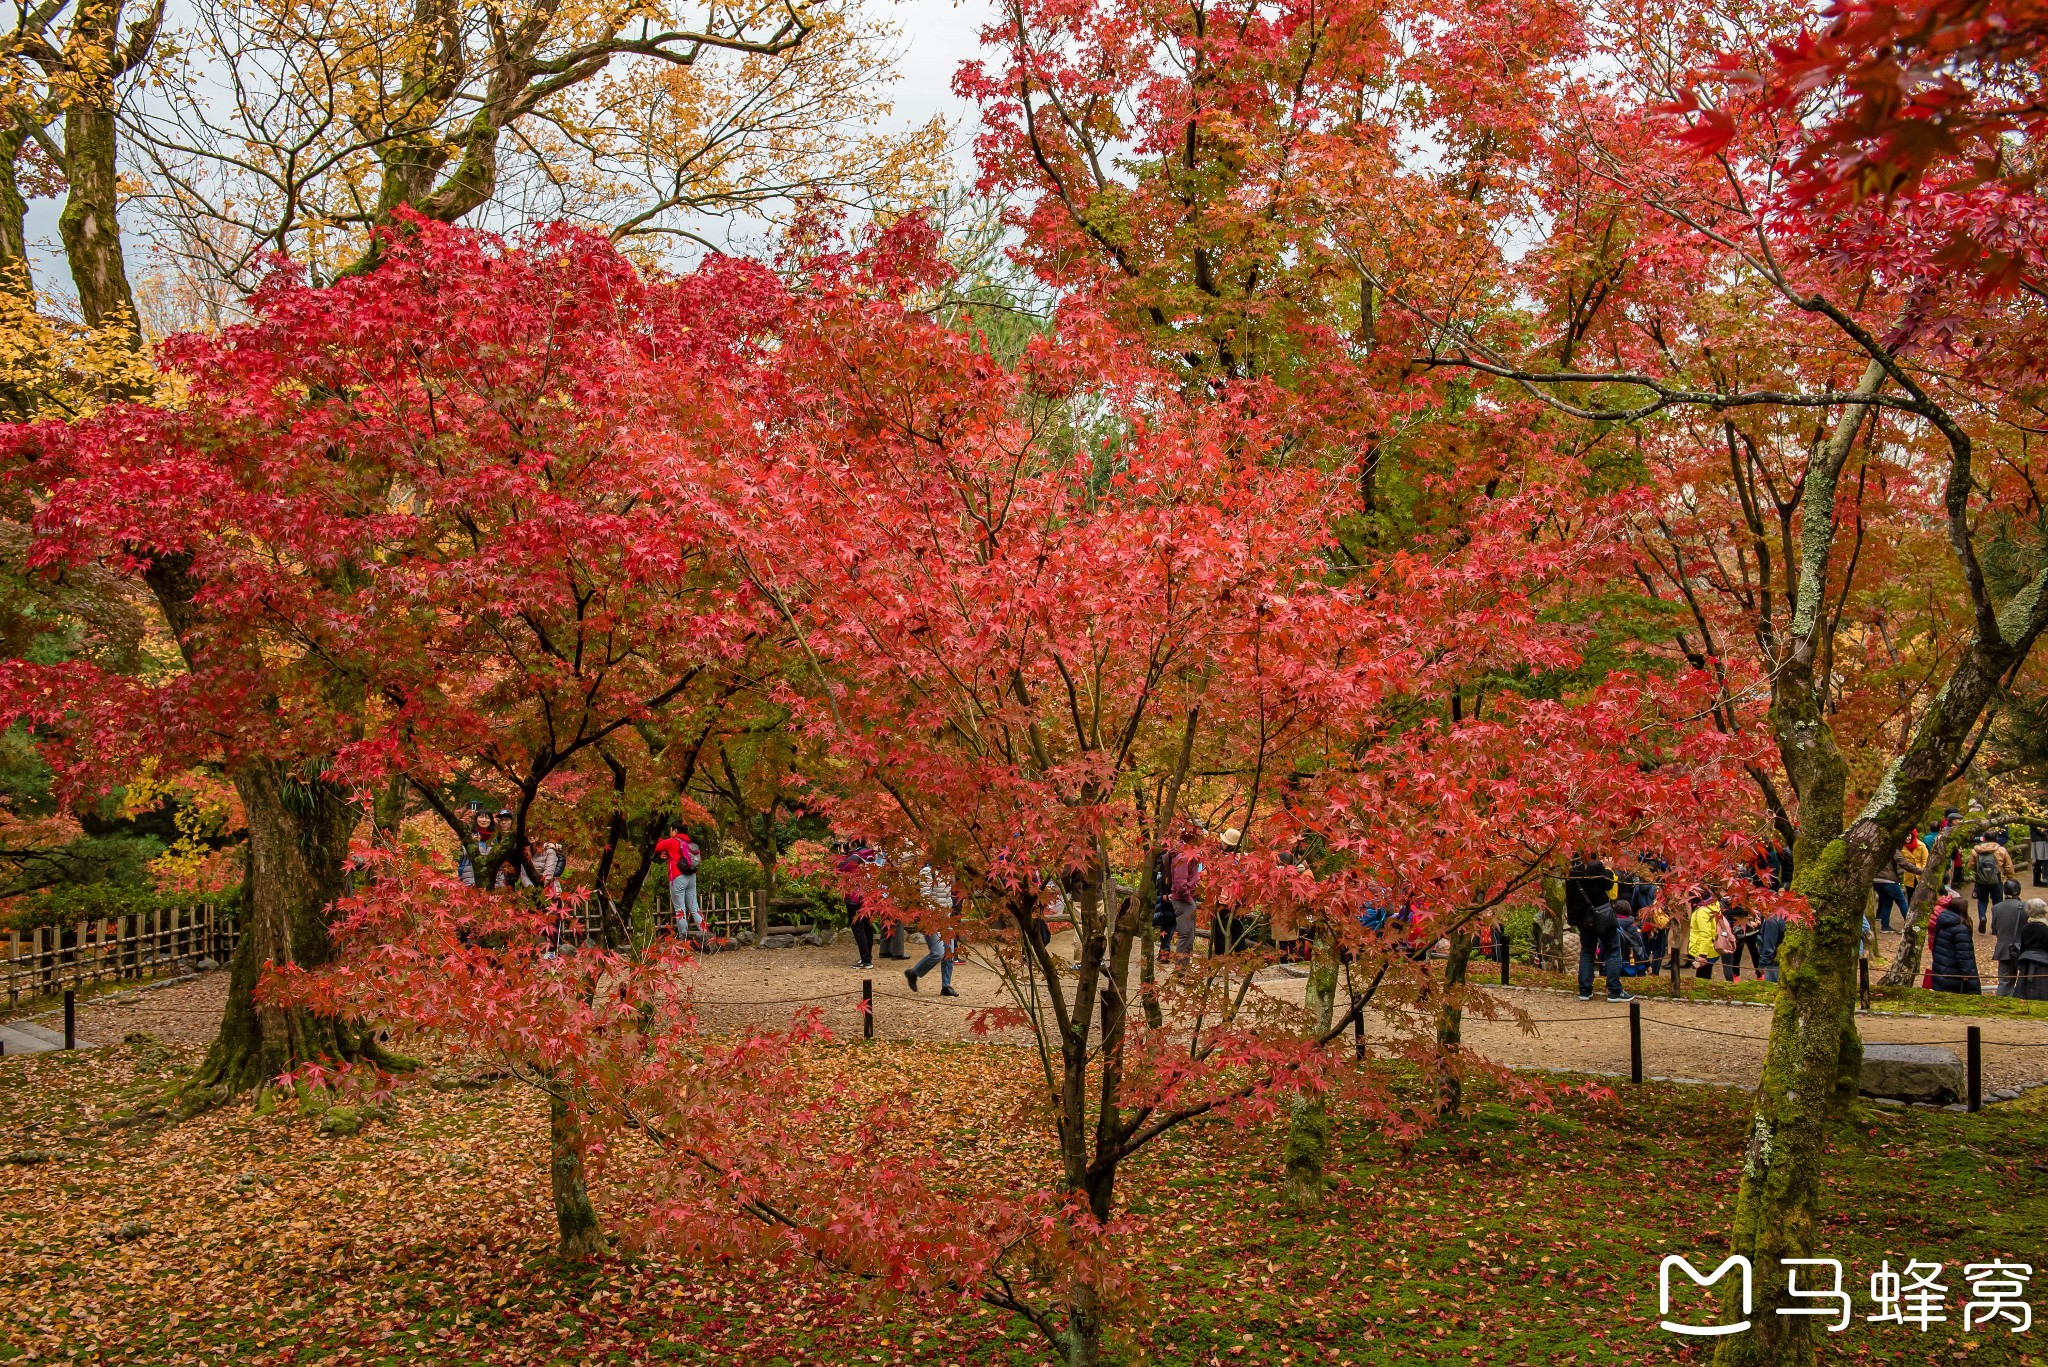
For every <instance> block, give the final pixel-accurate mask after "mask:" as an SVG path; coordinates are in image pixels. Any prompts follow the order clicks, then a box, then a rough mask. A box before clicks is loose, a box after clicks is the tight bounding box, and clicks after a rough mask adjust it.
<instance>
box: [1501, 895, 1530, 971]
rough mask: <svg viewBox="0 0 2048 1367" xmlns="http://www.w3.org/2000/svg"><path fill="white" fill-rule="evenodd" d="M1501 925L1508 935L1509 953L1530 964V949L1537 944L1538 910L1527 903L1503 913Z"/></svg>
mask: <svg viewBox="0 0 2048 1367" xmlns="http://www.w3.org/2000/svg"><path fill="white" fill-rule="evenodd" d="M1500 923H1501V926H1502V928H1503V929H1505V930H1506V931H1507V933H1508V952H1509V953H1511V954H1513V955H1514V957H1515V958H1516V959H1517V960H1519V961H1520V962H1522V963H1525V964H1526V963H1530V962H1532V960H1531V959H1530V957H1529V947H1530V946H1531V945H1533V944H1535V943H1536V908H1534V907H1532V906H1530V905H1529V904H1527V903H1526V902H1525V903H1523V904H1522V905H1520V906H1514V907H1509V908H1507V909H1506V910H1505V911H1503V912H1502V913H1501V917H1500Z"/></svg>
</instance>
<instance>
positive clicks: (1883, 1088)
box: [1859, 1044, 1969, 1106]
mask: <svg viewBox="0 0 2048 1367" xmlns="http://www.w3.org/2000/svg"><path fill="white" fill-rule="evenodd" d="M1859 1085H1860V1087H1861V1089H1862V1091H1863V1093H1864V1094H1865V1095H1866V1096H1895V1097H1898V1098H1899V1099H1900V1100H1902V1101H1921V1102H1929V1103H1932V1104H1934V1105H1937V1106H1945V1105H1947V1104H1948V1103H1949V1102H1952V1101H1954V1100H1955V1099H1956V1098H1957V1097H1960V1096H1962V1095H1963V1092H1964V1089H1965V1088H1966V1087H1968V1085H1969V1083H1968V1081H1967V1079H1965V1077H1964V1075H1963V1061H1962V1060H1961V1059H1959V1058H1957V1057H1956V1052H1955V1050H1953V1049H1939V1048H1936V1047H1935V1046H1933V1045H1930V1044H1866V1045H1864V1046H1863V1079H1862V1082H1861V1083H1860V1084H1859Z"/></svg>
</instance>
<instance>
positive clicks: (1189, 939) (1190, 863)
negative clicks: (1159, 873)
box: [1159, 849, 1202, 961]
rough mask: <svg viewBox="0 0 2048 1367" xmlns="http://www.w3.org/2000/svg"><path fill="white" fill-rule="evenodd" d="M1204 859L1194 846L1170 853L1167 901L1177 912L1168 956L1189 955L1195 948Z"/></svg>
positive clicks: (1170, 907) (1181, 956)
mask: <svg viewBox="0 0 2048 1367" xmlns="http://www.w3.org/2000/svg"><path fill="white" fill-rule="evenodd" d="M1201 877H1202V861H1201V860H1199V859H1197V858H1196V857H1195V852H1194V851H1193V850H1191V849H1178V850H1173V851H1170V852H1169V853H1168V854H1167V856H1166V905H1167V908H1168V909H1169V910H1170V911H1172V913H1173V922H1172V933H1171V935H1170V936H1169V938H1168V948H1167V951H1166V952H1165V953H1163V954H1161V955H1160V956H1159V957H1160V958H1161V959H1164V960H1169V961H1170V960H1172V959H1175V958H1180V959H1186V958H1188V957H1190V956H1191V955H1193V954H1194V952H1195V908H1196V906H1197V904H1198V903H1199V902H1200V900H1201V898H1200V892H1199V889H1200V886H1201Z"/></svg>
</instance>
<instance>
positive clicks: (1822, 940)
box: [1716, 579, 2044, 1367]
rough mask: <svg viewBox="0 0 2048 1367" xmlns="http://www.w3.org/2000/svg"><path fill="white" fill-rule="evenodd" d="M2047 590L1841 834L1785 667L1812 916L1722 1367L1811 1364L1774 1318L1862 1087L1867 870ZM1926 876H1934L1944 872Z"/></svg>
mask: <svg viewBox="0 0 2048 1367" xmlns="http://www.w3.org/2000/svg"><path fill="white" fill-rule="evenodd" d="M2043 588H2044V584H2043V581H2042V580H2041V579H2036V580H2035V581H2034V582H2033V583H2032V584H2030V585H2029V586H2028V588H2027V589H2026V590H2024V591H2022V592H2021V593H2020V594H2018V595H2016V596H2015V597H2014V599H2013V600H2012V601H2011V602H2009V603H2008V604H2007V605H2006V607H2005V609H2004V610H2003V611H2002V612H2001V613H2000V614H1999V620H1998V630H1997V636H1996V640H1995V641H1994V642H1992V643H1990V644H1989V645H1987V643H1986V642H1985V641H1983V640H1979V641H1978V642H1976V643H1975V644H1974V645H1973V647H1972V649H1971V650H1969V651H1968V652H1967V653H1966V654H1965V655H1964V656H1963V658H1962V660H1961V661H1960V662H1959V663H1958V664H1957V666H1956V671H1955V673H1954V674H1953V675H1951V676H1950V678H1949V679H1948V681H1947V683H1946V684H1945V685H1944V686H1943V687H1942V689H1941V691H1940V693H1939V694H1938V695H1937V696H1936V698H1935V701H1934V703H1933V705H1932V706H1931V707H1930V708H1929V709H1928V711H1927V713H1926V715H1924V716H1923V717H1922V718H1921V721H1920V724H1919V726H1918V728H1917V729H1916V732H1915V735H1914V738H1913V741H1912V743H1911V745H1910V746H1909V748H1908V749H1907V751H1906V753H1905V754H1904V755H1902V756H1900V757H1899V758H1898V759H1897V760H1896V761H1894V762H1893V764H1892V765H1891V767H1890V768H1889V769H1888V770H1887V771H1886V773H1885V774H1884V776H1883V778H1882V779H1881V780H1880V781H1879V783H1878V785H1877V790H1876V792H1875V793H1874V794H1873V795H1872V797H1871V798H1870V800H1869V802H1868V803H1867V804H1866V805H1865V807H1864V809H1863V811H1862V812H1861V813H1860V814H1859V815H1858V816H1857V818H1856V819H1855V821H1853V822H1851V823H1849V824H1848V826H1847V828H1846V829H1844V828H1843V826H1842V824H1841V810H1842V809H1841V798H1842V793H1843V789H1844V786H1845V784H1844V780H1845V776H1846V772H1847V766H1846V764H1845V763H1844V761H1843V759H1842V756H1841V753H1840V751H1839V750H1837V749H1836V747H1835V744H1834V737H1833V735H1832V733H1831V732H1830V730H1829V729H1828V726H1827V723H1826V722H1825V720H1824V719H1823V718H1822V716H1821V709H1820V702H1819V697H1818V694H1817V692H1816V691H1815V690H1812V689H1809V688H1806V687H1804V686H1803V685H1802V684H1801V682H1800V681H1799V678H1798V675H1797V671H1794V670H1791V669H1787V670H1783V671H1781V672H1780V676H1779V683H1778V688H1779V692H1778V697H1777V698H1776V699H1775V700H1774V704H1773V708H1772V713H1773V721H1774V723H1775V724H1776V726H1777V729H1778V734H1779V736H1780V738H1781V745H1780V748H1781V753H1782V754H1784V756H1785V762H1786V767H1787V769H1788V770H1789V771H1790V772H1791V773H1792V775H1793V778H1794V782H1795V784H1796V785H1797V788H1798V791H1799V795H1800V804H1799V806H1800V833H1799V834H1800V838H1799V844H1798V846H1797V847H1796V849H1795V850H1794V859H1795V867H1796V869H1797V873H1796V875H1795V876H1794V878H1793V887H1794V889H1795V890H1797V891H1798V892H1800V893H1802V894H1804V895H1805V896H1806V898H1807V900H1808V903H1809V905H1810V906H1811V908H1812V912H1813V923H1812V925H1811V926H1810V927H1809V926H1795V927H1793V928H1792V929H1791V930H1790V931H1789V933H1788V934H1787V936H1786V941H1785V945H1784V948H1783V949H1782V950H1781V951H1780V953H1779V962H1780V965H1781V974H1780V983H1779V990H1778V998H1777V1007H1776V1010H1775V1013H1774V1015H1773V1018H1772V1022H1771V1038H1770V1044H1769V1045H1768V1047H1767V1050H1766V1053H1765V1057H1764V1075H1763V1080H1762V1081H1761V1082H1760V1083H1759V1084H1758V1086H1757V1091H1756V1099H1755V1106H1754V1114H1753V1116H1752V1118H1751V1122H1750V1135H1749V1144H1748V1148H1747V1151H1746V1153H1745V1155H1744V1160H1743V1167H1742V1183H1741V1188H1740V1190H1739V1192H1738V1194H1737V1197H1736V1206H1735V1228H1734V1234H1733V1239H1732V1244H1733V1251H1734V1252H1736V1253H1740V1254H1743V1255H1746V1256H1747V1257H1748V1258H1749V1259H1750V1260H1751V1264H1752V1266H1753V1268H1754V1271H1755V1279H1756V1289H1757V1296H1756V1302H1755V1305H1754V1309H1753V1313H1752V1314H1751V1315H1750V1317H1749V1318H1750V1320H1751V1323H1752V1325H1753V1328H1752V1329H1751V1330H1750V1332H1748V1333H1745V1334H1738V1335H1733V1336H1731V1337H1730V1338H1728V1339H1726V1340H1724V1341H1723V1343H1722V1345H1721V1348H1720V1350H1719V1353H1718V1355H1717V1357H1716V1361H1717V1363H1718V1364H1720V1367H1786V1365H1787V1364H1791V1365H1792V1367H1805V1365H1806V1364H1809V1363H1811V1362H1812V1361H1813V1360H1814V1330H1813V1323H1812V1320H1811V1318H1810V1317H1808V1316H1804V1315H1792V1316H1783V1315H1779V1314H1778V1313H1777V1312H1778V1310H1779V1309H1780V1308H1782V1307H1788V1306H1791V1305H1793V1303H1794V1302H1793V1299H1792V1297H1791V1296H1790V1294H1789V1293H1788V1290H1787V1283H1786V1277H1785V1272H1784V1268H1783V1266H1782V1263H1781V1261H1780V1260H1781V1259H1785V1258H1805V1257H1811V1256H1812V1255H1813V1250H1814V1246H1815V1245H1814V1237H1813V1236H1814V1230H1815V1227H1816V1224H1817V1221H1818V1215H1819V1197H1820V1190H1821V1178H1822V1176H1823V1171H1824V1163H1825V1154H1826V1147H1827V1139H1828V1134H1829V1130H1830V1128H1831V1122H1832V1121H1833V1120H1834V1119H1835V1117H1836V1116H1837V1115H1838V1114H1839V1113H1840V1111H1841V1109H1842V1108H1843V1107H1844V1106H1845V1105H1846V1103H1847V1102H1848V1101H1849V1100H1850V1099H1853V1097H1854V1096H1855V1094H1856V1082H1857V1073H1858V1071H1859V1069H1860V1067H1861V1063H1862V1045H1861V1042H1860V1040H1859V1039H1858V1037H1857V1034H1856V1029H1855V1007H1856V988H1857V984H1856V947H1857V942H1858V940H1859V939H1860V938H1861V934H1862V921H1863V908H1864V905H1865V903H1866V902H1867V900H1868V899H1869V897H1870V880H1871V876H1872V874H1874V873H1875V872H1876V871H1877V869H1878V868H1879V867H1880V865H1881V864H1882V863H1883V862H1884V861H1885V860H1886V859H1888V858H1890V857H1891V854H1892V851H1893V850H1895V849H1897V848H1898V843H1899V841H1900V840H1902V839H1903V838H1904V837H1905V833H1906V831H1907V830H1908V829H1909V828H1910V827H1911V826H1912V825H1913V823H1914V822H1915V821H1916V820H1917V819H1918V818H1919V817H1920V815H1921V814H1922V813H1923V812H1924V810H1925V808H1926V806H1927V804H1928V803H1929V802H1930V801H1932V800H1933V798H1934V796H1935V795H1936V794H1937V793H1938V792H1940V790H1941V787H1942V785H1943V784H1944V783H1945V782H1946V781H1947V778H1948V775H1949V773H1950V771H1951V768H1952V766H1953V765H1954V764H1955V762H1956V759H1957V757H1958V756H1959V755H1960V754H1961V752H1962V748H1963V746H1964V744H1965V743H1967V741H1968V739H1969V735H1970V732H1971V730H1972V728H1973V727H1974V726H1975V724H1976V721H1977V718H1978V717H1979V715H1981V713H1982V711H1983V708H1984V705H1985V703H1986V702H1987V701H1988V700H1989V699H1990V698H1991V696H1992V695H1993V693H1994V692H1995V691H1996V689H1997V685H1998V680H1999V679H2000V678H2001V677H2002V676H2003V675H2004V674H2006V673H2007V672H2008V671H2009V670H2010V669H2012V668H2014V667H2015V666H2016V665H2017V664H2018V663H2019V662H2020V661H2021V660H2023V659H2024V658H2025V655H2026V653H2027V651H2028V650H2029V649H2030V648H2031V647H2032V645H2033V642H2034V640H2035V639H2036V638H2037V637H2038V636H2039V635H2040V632H2041V629H2042V625H2043V616H2044V614H2043V611H2042V609H2043V606H2044V601H2043V596H2042V595H2043ZM1808 677H1810V676H1808ZM1831 831H1839V832H1840V834H1838V835H1830V834H1829V832H1831ZM1933 876H1934V877H1936V878H1939V877H1940V873H1939V871H1938V870H1937V871H1936V872H1935V873H1934V874H1933ZM1732 1318H1740V1316H1739V1315H1737V1316H1733V1317H1732Z"/></svg>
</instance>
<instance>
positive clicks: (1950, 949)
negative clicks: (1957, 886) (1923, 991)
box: [1931, 897, 1984, 997]
mask: <svg viewBox="0 0 2048 1367" xmlns="http://www.w3.org/2000/svg"><path fill="white" fill-rule="evenodd" d="M1933 946H1934V962H1933V965H1932V968H1933V973H1934V981H1933V983H1932V984H1931V985H1932V986H1933V988H1934V990H1935V991H1936V992H1961V993H1965V994H1967V995H1969V996H1972V997H1975V996H1981V995H1982V994H1983V991H1984V989H1983V986H1982V985H1981V984H1980V983H1979V982H1978V981H1977V942H1976V940H1975V939H1974V938H1973V937H1972V936H1971V934H1970V918H1969V917H1968V916H1966V915H1964V914H1963V911H1962V899H1961V898H1959V897H1944V898H1943V899H1942V901H1941V912H1940V914H1939V915H1937V916H1936V917H1935V918H1934V935H1933Z"/></svg>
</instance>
